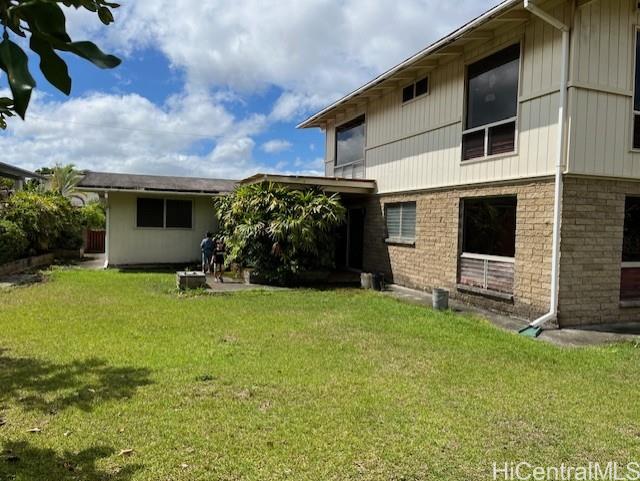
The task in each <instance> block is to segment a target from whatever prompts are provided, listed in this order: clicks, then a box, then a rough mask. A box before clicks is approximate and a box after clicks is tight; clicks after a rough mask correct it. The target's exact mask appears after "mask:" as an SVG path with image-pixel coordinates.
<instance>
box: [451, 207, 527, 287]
mask: <svg viewBox="0 0 640 481" xmlns="http://www.w3.org/2000/svg"><path fill="white" fill-rule="evenodd" d="M461 208H462V254H461V255H460V284H463V285H466V286H469V287H474V288H478V289H482V290H487V291H495V292H500V293H505V294H512V293H513V284H514V278H515V251H516V208H517V199H516V197H490V198H478V199H465V200H463V201H462V205H461Z"/></svg>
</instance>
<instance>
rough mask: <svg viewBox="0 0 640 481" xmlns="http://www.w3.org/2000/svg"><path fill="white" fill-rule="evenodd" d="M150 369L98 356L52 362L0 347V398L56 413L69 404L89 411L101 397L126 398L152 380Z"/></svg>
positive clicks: (3, 401)
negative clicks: (110, 362) (111, 363)
mask: <svg viewBox="0 0 640 481" xmlns="http://www.w3.org/2000/svg"><path fill="white" fill-rule="evenodd" d="M150 374H151V371H150V370H148V369H139V368H130V367H112V366H109V365H108V364H107V363H106V362H105V361H103V360H100V359H88V360H84V361H74V362H72V363H68V364H54V363H49V362H46V361H41V360H37V359H30V358H21V357H11V356H9V355H8V352H7V351H6V350H2V349H0V386H2V388H0V402H1V403H16V404H18V405H20V406H21V407H23V408H25V409H30V410H39V411H42V412H44V413H55V412H56V411H59V410H63V409H66V408H69V407H72V406H74V407H77V408H80V409H82V410H83V411H91V410H92V409H93V407H94V406H95V405H96V404H97V403H99V402H101V401H109V400H118V399H129V398H131V397H132V396H133V395H134V394H135V392H136V390H137V389H138V388H140V387H142V386H146V385H149V384H151V380H150Z"/></svg>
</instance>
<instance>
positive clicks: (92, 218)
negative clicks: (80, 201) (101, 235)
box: [80, 201, 107, 230]
mask: <svg viewBox="0 0 640 481" xmlns="http://www.w3.org/2000/svg"><path fill="white" fill-rule="evenodd" d="M80 212H81V213H82V218H83V221H82V223H83V224H84V226H85V227H86V228H87V229H95V230H101V229H105V228H106V226H107V213H106V211H105V208H104V206H103V205H102V204H101V203H100V202H97V201H94V202H89V203H88V204H87V205H85V206H83V207H82V208H81V209H80Z"/></svg>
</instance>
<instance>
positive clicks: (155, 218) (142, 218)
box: [136, 198, 164, 228]
mask: <svg viewBox="0 0 640 481" xmlns="http://www.w3.org/2000/svg"><path fill="white" fill-rule="evenodd" d="M136 219H137V225H138V227H159V228H162V227H164V199H150V198H138V203H137V216H136Z"/></svg>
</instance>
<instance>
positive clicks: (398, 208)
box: [385, 202, 416, 243]
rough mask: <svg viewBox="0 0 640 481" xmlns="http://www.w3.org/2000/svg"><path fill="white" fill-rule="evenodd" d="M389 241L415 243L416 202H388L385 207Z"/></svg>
mask: <svg viewBox="0 0 640 481" xmlns="http://www.w3.org/2000/svg"><path fill="white" fill-rule="evenodd" d="M385 216H386V220H387V241H388V242H399V243H415V241H416V203H415V202H406V203H402V204H388V205H387V206H386V207H385Z"/></svg>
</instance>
